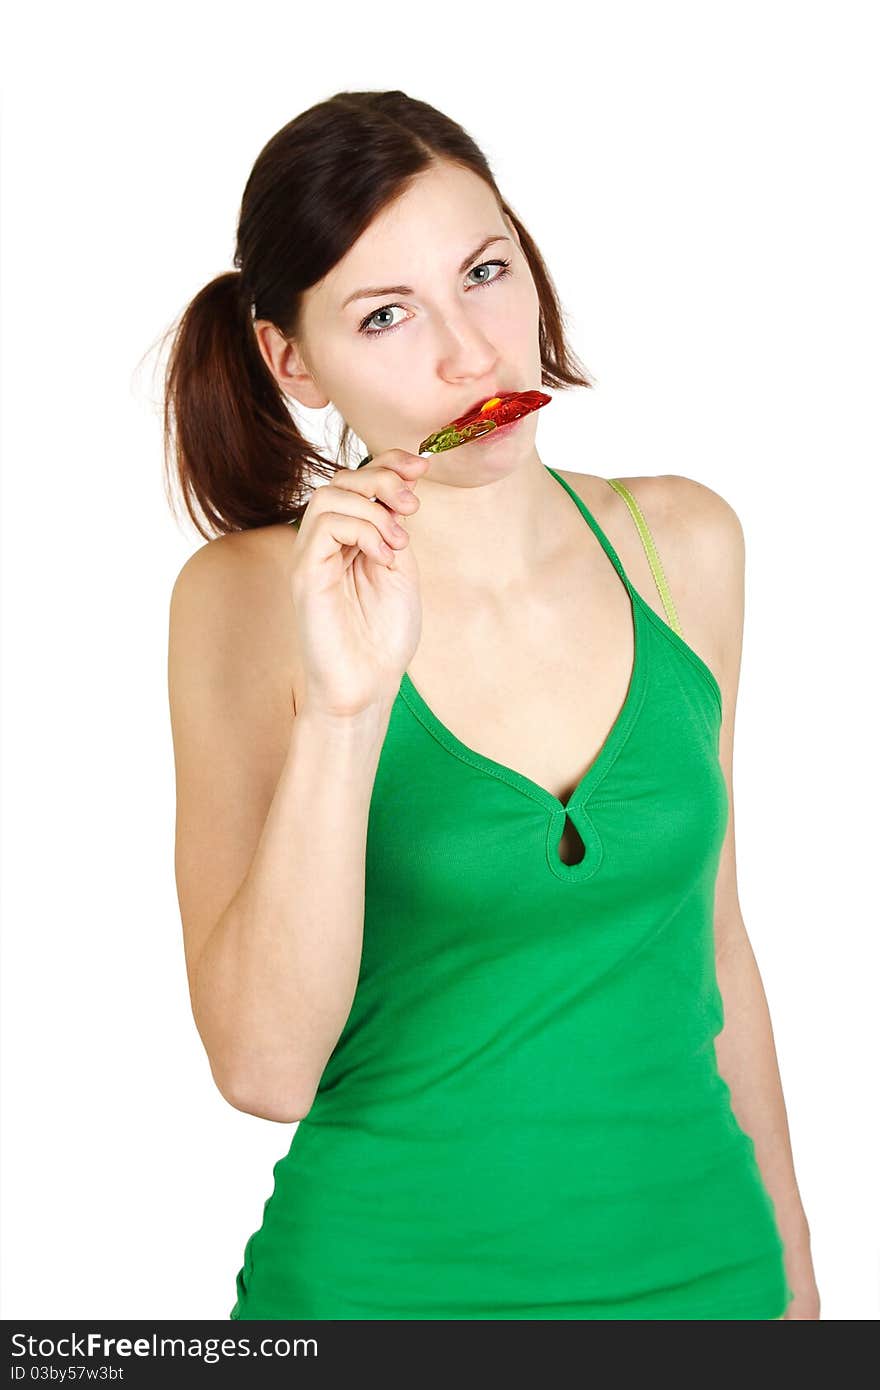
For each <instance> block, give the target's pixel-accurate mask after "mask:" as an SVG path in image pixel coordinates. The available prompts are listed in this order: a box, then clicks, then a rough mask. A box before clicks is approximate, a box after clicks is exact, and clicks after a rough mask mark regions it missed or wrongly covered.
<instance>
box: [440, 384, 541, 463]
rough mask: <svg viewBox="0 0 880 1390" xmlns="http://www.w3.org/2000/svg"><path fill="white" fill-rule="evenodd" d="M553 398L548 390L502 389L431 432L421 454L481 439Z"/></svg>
mask: <svg viewBox="0 0 880 1390" xmlns="http://www.w3.org/2000/svg"><path fill="white" fill-rule="evenodd" d="M552 399H553V397H552V396H549V395H548V394H547V392H546V391H502V392H499V393H498V394H497V395H495V396H489V397H487V398H485V399H483V400H482V401H480V402H479V403H477V404H476V405H475V406H473V407H472V408H471V409H470V410H468V411H466V412H465V414H464V415H459V416H458V418H457V419H455V420H451V421H450V423H449V424H448V425H444V426H443V427H442V429H439V430H436V431H435V432H434V433H433V434H430V435H428V437H427V439H424V440H422V443H421V444H420V445H419V453H420V454H424V453H432V454H439V453H443V452H444V451H445V450H446V449H455V448H456V447H457V446H458V445H459V444H466V443H468V442H469V441H470V440H472V439H481V438H482V437H483V436H484V435H486V434H490V433H495V432H496V431H497V430H499V429H506V428H507V427H508V426H510V425H512V424H514V423H515V422H516V421H517V420H520V419H522V417H523V416H524V415H530V414H531V413H532V411H534V410H540V409H541V406H544V405H547V404H548V403H549V402H550V401H551V400H552Z"/></svg>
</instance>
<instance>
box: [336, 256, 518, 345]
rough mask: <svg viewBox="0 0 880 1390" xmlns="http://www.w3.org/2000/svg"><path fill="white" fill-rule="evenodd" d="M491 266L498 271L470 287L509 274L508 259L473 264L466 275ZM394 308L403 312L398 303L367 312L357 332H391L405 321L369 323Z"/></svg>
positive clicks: (370, 334)
mask: <svg viewBox="0 0 880 1390" xmlns="http://www.w3.org/2000/svg"><path fill="white" fill-rule="evenodd" d="M493 266H496V267H498V272H499V273H498V274H497V275H493V276H491V277H489V278H488V279H482V280H477V281H476V282H475V283H474V284H472V285H471V289H479V288H480V286H481V285H494V284H496V283H497V282H498V281H499V280H503V279H504V277H505V275H509V274H510V261H482V262H481V263H480V264H479V265H475V266H473V267H472V269H471V270H469V271H468V275H475V274H476V273H477V271H478V270H490V269H492V267H493ZM395 309H400V311H401V313H403V312H404V310H403V308H402V306H401V305H400V304H383V306H382V308H381V309H374V310H373V312H372V314H368V315H367V317H366V318H365V319H362V320H361V322H360V324H359V325H358V332H359V333H362V334H363V335H364V337H365V338H381V337H382V335H383V334H385V333H393V332H394V330H395V328H400V326H401V324H402V323H404V322H405V321H406V320H405V319H400V320H398V322H397V323H394V322H391V323H389V322H387V319H386V322H384V323H380V324H379V327H378V328H371V327H370V325H371V324H372V323H373V322H374V320H376V319H381V318H382V317H383V316H387V315H389V314H391V313H392V312H393V310H395Z"/></svg>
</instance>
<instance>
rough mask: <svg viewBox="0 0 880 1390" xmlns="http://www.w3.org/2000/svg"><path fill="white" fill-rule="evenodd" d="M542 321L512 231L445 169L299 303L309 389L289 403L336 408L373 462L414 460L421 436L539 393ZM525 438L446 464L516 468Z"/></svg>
mask: <svg viewBox="0 0 880 1390" xmlns="http://www.w3.org/2000/svg"><path fill="white" fill-rule="evenodd" d="M505 261H506V262H509V264H508V265H504V264H501V262H505ZM539 310H540V305H539V301H538V295H537V290H536V288H535V283H534V281H533V279H532V276H531V272H530V270H529V266H528V262H527V261H526V259H525V256H524V255H523V253H522V250H521V249H520V245H519V241H518V239H517V236H516V231H515V229H514V227H513V226H512V224H510V223H508V222H506V221H505V219H504V216H503V214H502V213H501V211H500V209H499V208H498V206H497V204H496V202H495V198H494V195H493V194H492V191H491V190H490V189H489V188H488V186H487V185H486V184H485V183H484V182H483V180H482V179H480V178H478V177H477V176H476V175H474V174H472V173H471V172H470V171H468V170H464V169H461V168H459V167H458V166H454V165H450V164H446V163H444V164H442V165H441V166H439V167H434V168H432V169H431V170H429V171H427V172H426V173H424V174H423V175H420V176H419V178H418V179H417V180H416V182H415V183H414V184H413V185H412V186H411V187H410V188H409V190H408V191H407V192H406V193H405V194H404V195H403V196H402V197H401V198H400V199H399V200H398V201H397V202H396V203H394V204H393V206H391V207H389V208H387V209H386V210H385V211H384V212H383V213H382V214H380V215H379V216H378V217H376V218H375V219H374V221H373V222H372V224H371V225H370V226H369V227H368V228H367V230H366V231H365V232H364V233H363V234H362V236H361V237H360V239H359V240H358V241H357V242H356V243H355V245H354V246H353V247H352V248H351V250H350V251H349V252H348V253H347V254H346V255H345V256H344V257H343V259H342V260H341V261H340V262H338V264H337V265H335V266H334V267H333V269H332V270H331V271H330V272H329V273H328V274H327V275H326V276H325V278H324V280H322V281H321V282H320V283H319V284H318V285H315V286H313V287H312V288H311V289H310V290H309V291H307V294H306V296H305V302H304V306H303V316H302V326H301V336H300V338H299V340H298V344H297V346H298V347H299V349H300V351H301V353H302V359H303V365H304V366H306V367H307V370H308V372H309V374H310V375H311V378H312V381H311V383H309V382H305V383H302V382H298V383H294V382H292V381H289V382H288V383H287V385H286V389H287V390H289V391H290V392H291V394H293V395H294V396H296V397H297V398H298V399H301V400H302V401H303V403H304V404H306V405H318V406H320V405H326V404H327V403H328V402H329V401H332V402H333V404H334V405H335V406H336V408H337V409H338V410H339V412H340V413H341V415H342V416H343V418H344V419H345V420H346V421H347V423H348V424H349V425H350V427H351V428H352V429H353V431H354V432H355V434H356V435H357V436H358V438H360V439H362V440H363V441H364V443H365V444H366V447H367V451H368V452H369V453H371V454H373V455H374V456H376V455H378V454H380V453H382V452H383V451H384V450H386V449H392V448H401V449H407V450H408V451H410V452H411V453H417V452H418V447H419V444H420V442H421V441H422V440H423V439H424V438H425V436H426V435H428V434H431V433H432V432H433V431H434V430H436V429H439V428H440V426H441V425H445V424H446V423H447V422H448V421H450V420H452V419H454V418H455V417H456V416H459V415H462V414H463V413H464V412H465V411H466V410H468V409H470V407H471V406H472V405H473V404H474V403H475V402H476V401H478V400H479V399H482V398H487V397H489V396H491V395H493V394H494V393H495V392H496V391H499V390H514V391H525V390H537V389H540V388H541V358H540V348H539V342H538V320H539ZM303 386H305V389H303ZM535 424H536V417H535V415H534V414H533V415H531V416H527V417H525V419H524V421H523V423H522V424H521V425H520V426H519V427H518V428H517V429H516V430H514V431H511V432H510V433H509V434H507V435H504V436H502V439H501V440H499V442H498V447H497V449H493V448H492V446H491V443H490V441H491V439H492V436H491V434H490V435H489V436H487V439H486V442H485V444H484V443H480V444H474V445H470V446H465V447H464V448H463V449H459V450H451V451H450V452H449V455H448V459H449V460H450V461H451V460H455V459H458V460H459V461H460V460H461V459H463V458H464V456H465V455H467V456H468V463H469V465H470V467H471V469H472V467H473V464H474V461H475V458H474V455H475V453H476V451H478V450H479V451H483V450H485V451H486V452H485V453H484V454H483V458H484V461H485V462H486V463H488V461H489V458H490V455H491V454H497V453H498V452H499V451H501V452H503V453H504V454H505V458H507V459H509V460H510V461H512V459H513V458H515V457H519V456H520V455H521V454H522V453H523V450H526V451H528V450H530V449H532V448H533V446H534V436H535ZM502 445H503V446H504V447H503V448H502ZM440 458H442V459H443V460H444V464H445V463H446V458H447V456H444V455H439V456H438V459H440ZM497 461H498V460H497V459H495V460H494V462H496V463H497ZM493 471H494V470H493ZM443 472H444V474H446V473H447V469H446V468H445V467H444V469H443ZM436 474H437V467H436V465H432V475H434V476H436ZM454 475H455V470H454V469H453V470H452V472H451V473H450V474H449V478H448V480H449V481H454Z"/></svg>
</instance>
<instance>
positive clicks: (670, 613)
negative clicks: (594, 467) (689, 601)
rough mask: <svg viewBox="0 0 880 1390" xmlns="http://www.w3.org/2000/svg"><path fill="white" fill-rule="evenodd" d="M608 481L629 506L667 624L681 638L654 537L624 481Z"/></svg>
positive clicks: (679, 626)
mask: <svg viewBox="0 0 880 1390" xmlns="http://www.w3.org/2000/svg"><path fill="white" fill-rule="evenodd" d="M607 481H608V483H609V484H610V485H611V487H613V488H614V491H615V492H617V493H619V494H620V496H621V497H622V498H623V500H624V502H625V503H626V505H627V506H628V507H629V509H630V511H631V512H632V515H633V520H634V521H635V523H636V528H637V530H638V533H639V535H640V536H641V538H642V545H643V546H644V547H645V554H646V555H647V557H648V564H649V565H650V566H651V573H652V574H653V576H654V583H655V584H656V585H657V589H658V590H659V593H660V597H661V599H662V600H663V607H664V608H665V609H666V616H667V618H668V619H669V626H670V627H671V628H672V629H673V631H674V632H677V633H678V635H679V637H682V638H683V634H682V630H681V624H680V623H679V621H678V614H677V613H676V611H675V604H674V603H673V601H672V594H671V593H670V592H669V585H668V584H667V582H666V575H665V574H664V573H663V566H662V564H661V563H660V556H659V555H658V554H657V547H656V545H655V544H654V537H653V536H652V535H651V532H650V530H649V528H648V523H647V521H646V520H645V518H644V517H643V515H642V510H641V508H640V506H639V504H638V502H637V501H636V499H635V498H634V497H633V495H632V493H631V492H630V490H629V488H628V487H627V486H626V484H625V483H622V482H621V481H620V479H619V478H608V479H607Z"/></svg>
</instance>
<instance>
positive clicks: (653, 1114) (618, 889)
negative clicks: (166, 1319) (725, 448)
mask: <svg viewBox="0 0 880 1390" xmlns="http://www.w3.org/2000/svg"><path fill="white" fill-rule="evenodd" d="M545 467H546V465H545ZM547 471H548V472H549V473H550V474H551V476H552V477H554V478H555V479H556V481H557V482H559V483H560V485H561V486H562V487H564V488H565V490H566V492H568V493H569V495H570V496H571V498H572V501H573V503H574V504H575V505H576V506H577V507H578V508H579V510H580V511H581V513H582V515H583V517H584V521H585V523H586V526H585V532H584V534H585V543H587V544H593V543H594V541H593V538H595V541H597V542H598V543H599V544H600V545H601V546H602V548H603V549H604V551H605V553H606V554H607V556H608V559H609V560H610V562H611V564H613V566H614V568H615V569H616V571H617V573H618V575H619V576H620V580H621V582H622V583H623V585H624V586H625V587H626V590H627V593H628V594H629V597H630V601H631V608H632V619H633V625H634V663H633V669H632V675H631V679H630V685H629V689H628V692H627V694H626V697H625V699H624V702H623V706H622V708H621V709H620V712H619V714H618V716H617V719H616V720H615V722H614V725H613V727H612V728H611V730H610V732H609V734H608V736H607V738H606V740H605V743H604V744H603V745H602V748H601V750H600V752H599V754H598V756H597V757H596V758H595V759H594V761H593V762H592V764H591V766H590V767H589V769H588V770H587V771H586V772H585V773H584V775H583V777H582V778H581V780H580V781H579V783H578V785H577V787H576V788H575V790H574V792H573V793H572V795H571V796H570V797H569V798H568V800H567V802H566V803H565V804H563V803H562V802H561V801H560V800H558V799H557V798H556V797H555V796H553V795H551V793H550V792H548V791H546V790H545V789H544V788H543V787H541V786H539V785H538V784H537V783H535V782H533V781H531V779H530V778H528V777H526V776H524V775H523V774H522V773H520V772H517V771H515V770H514V769H513V768H510V767H506V766H504V765H503V764H502V763H498V762H495V761H493V760H492V759H491V758H487V757H484V756H483V755H482V754H480V753H479V752H477V751H476V750H475V749H473V748H469V747H468V746H467V745H466V744H464V743H462V742H461V740H459V739H458V738H456V736H455V735H454V734H453V733H452V732H451V731H450V730H449V729H448V728H446V726H445V725H444V724H443V723H441V721H440V720H439V719H438V718H437V717H436V715H435V714H434V713H433V711H432V710H431V709H430V708H429V706H428V705H427V704H426V703H425V701H424V699H423V698H422V696H421V695H420V693H419V692H418V690H417V689H416V688H415V686H414V685H413V683H412V681H411V680H410V678H409V676H408V674H404V676H403V678H402V680H401V682H400V689H399V693H398V695H397V697H396V699H395V703H394V705H393V708H392V712H391V717H390V720H389V724H388V729H387V733H386V737H385V741H384V744H383V747H382V751H381V755H380V758H379V762H378V767H377V772H376V779H375V784H374V789H373V796H372V801H371V805H370V812H369V821H368V830H367V849H366V866H365V869H366V880H365V893H366V898H365V913H364V935H363V952H362V959H361V966H360V973H359V979H358V984H357V990H356V994H355V998H354V1002H353V1004H352V1008H351V1011H350V1014H349V1017H348V1019H347V1021H346V1024H345V1027H344V1029H343V1031H342V1033H341V1036H340V1037H339V1040H338V1042H337V1045H336V1047H335V1049H334V1051H333V1053H332V1055H331V1057H330V1059H329V1061H328V1063H327V1066H326V1068H325V1071H324V1073H323V1076H322V1078H321V1081H320V1085H319V1087H318V1091H317V1094H316V1097H315V1100H314V1103H313V1105H312V1107H311V1109H310V1111H309V1113H308V1114H307V1115H306V1116H305V1118H303V1119H302V1120H300V1122H299V1124H298V1125H297V1126H296V1129H295V1132H294V1135H293V1139H292V1142H291V1144H290V1148H289V1150H288V1152H287V1153H286V1154H285V1155H284V1156H283V1157H281V1158H280V1159H279V1160H278V1162H277V1163H276V1164H275V1166H274V1169H273V1177H274V1184H273V1190H272V1192H271V1194H270V1195H269V1197H268V1198H267V1199H266V1201H265V1203H264V1206H263V1215H262V1224H261V1225H260V1227H259V1229H258V1230H257V1231H255V1232H254V1234H253V1235H251V1237H250V1238H249V1240H248V1241H247V1244H246V1245H245V1249H244V1260H243V1264H242V1267H241V1269H240V1270H239V1273H238V1275H237V1277H236V1291H237V1298H236V1302H235V1306H234V1308H233V1309H232V1312H231V1314H230V1316H231V1317H232V1318H236V1319H258V1318H283V1319H288V1318H292V1319H299V1318H320V1319H377V1318H378V1319H390V1320H397V1319H417V1318H429V1319H441V1318H442V1319H450V1318H455V1319H462V1318H469V1319H485V1318H507V1319H511V1318H524V1319H537V1318H546V1319H560V1318H610V1319H621V1318H649V1319H660V1318H663V1319H666V1318H685V1319H690V1318H762V1319H770V1318H777V1317H779V1316H780V1315H781V1314H782V1313H783V1312H784V1310H785V1309H786V1307H787V1306H788V1303H789V1301H790V1299H791V1296H792V1291H791V1289H790V1288H789V1285H788V1282H787V1279H786V1274H785V1267H784V1260H783V1249H784V1247H783V1242H782V1239H781V1237H780V1233H779V1230H778V1227H777V1224H776V1219H775V1212H774V1207H773V1203H772V1201H771V1199H770V1196H769V1194H768V1192H767V1190H766V1187H765V1185H764V1182H763V1181H762V1176H761V1173H760V1170H759V1168H758V1166H757V1163H756V1158H755V1148H754V1143H753V1141H752V1139H751V1137H750V1136H749V1135H748V1134H746V1133H745V1132H744V1130H743V1129H742V1128H741V1127H740V1125H739V1124H738V1122H737V1120H736V1118H735V1116H734V1113H733V1110H732V1108H731V1103H730V1092H729V1089H728V1087H727V1085H726V1083H725V1082H724V1080H723V1078H722V1077H721V1075H720V1073H719V1070H718V1067H717V1062H716V1054H715V1045H714V1039H715V1037H716V1035H717V1034H718V1032H719V1031H720V1030H721V1027H722V1025H723V1004H722V998H721V994H720V992H719V989H718V984H717V980H716V972H715V954H714V940H713V910H714V895H715V882H716V876H717V870H718V864H719V858H720V852H721V847H722V843H723V840H724V834H725V830H726V826H727V820H728V809H729V808H728V799H727V792H726V785H725V781H724V775H723V772H722V769H721V765H720V762H719V758H718V749H719V733H720V726H721V715H722V701H721V692H720V689H719V686H718V683H717V681H716V679H715V677H714V675H713V674H712V672H711V670H710V669H709V667H708V666H707V665H706V664H705V663H704V662H703V661H702V660H701V658H700V657H699V656H698V655H697V654H696V652H694V651H693V650H692V648H691V647H690V646H688V644H687V642H686V641H685V640H684V638H683V637H682V636H681V632H680V628H679V624H678V620H677V617H676V615H675V610H674V608H673V606H672V602H671V599H670V597H669V594H668V590H667V588H666V581H665V578H664V576H663V573H662V567H661V566H660V562H659V558H658V557H657V553H656V550H655V549H654V546H653V542H652V541H651V538H650V532H649V531H648V528H647V526H646V525H645V522H644V518H643V517H642V516H641V513H640V512H639V509H638V506H637V504H636V502H635V499H634V498H633V497H632V494H630V493H629V492H628V490H627V489H626V488H625V486H624V485H623V484H622V483H620V482H619V481H617V480H611V486H612V487H615V488H616V490H617V491H618V492H619V493H620V495H621V496H622V497H623V498H624V500H625V501H626V502H627V504H628V506H629V507H630V509H631V511H632V513H633V516H634V517H635V518H636V524H637V525H638V527H639V531H640V534H641V536H642V540H643V543H644V545H645V549H646V550H647V552H648V557H649V560H650V562H651V567H652V571H653V573H654V576H655V579H656V581H657V584H658V588H659V589H660V593H661V596H662V598H663V601H664V606H665V611H666V612H667V615H668V616H669V619H670V621H669V623H667V622H664V620H663V619H662V618H660V617H659V616H658V615H657V613H655V611H654V610H653V609H652V608H651V607H650V606H649V605H648V604H647V603H646V602H645V601H644V600H643V599H642V598H641V597H640V595H639V593H638V592H637V590H636V589H635V588H634V587H633V585H632V584H631V583H630V581H629V579H628V577H627V575H626V574H625V572H624V569H623V566H622V564H621V562H620V560H619V558H618V556H617V554H616V552H615V551H614V549H613V547H612V545H611V543H610V541H609V540H608V538H607V537H606V536H605V534H604V532H603V531H602V529H601V528H600V526H599V525H598V523H597V522H596V520H595V518H594V517H593V516H592V515H591V513H590V511H589V510H588V508H587V507H586V505H585V503H584V502H583V501H582V500H581V499H580V497H578V495H577V494H576V493H575V492H574V491H573V489H572V488H571V487H569V485H568V484H567V483H566V482H565V480H564V479H563V478H561V477H560V476H559V474H558V473H556V472H555V471H554V469H552V468H548V470H547ZM587 527H588V528H589V530H588V529H587ZM566 817H568V819H569V820H570V822H571V823H572V825H573V826H574V828H575V830H576V831H577V834H578V836H579V838H580V844H579V845H578V850H580V846H581V845H582V846H583V853H582V855H581V857H580V859H579V860H578V862H577V863H566V862H564V861H563V859H562V858H561V857H560V853H559V845H560V840H561V839H562V834H563V829H564V827H565V822H566ZM567 857H569V858H571V857H572V856H571V855H568V856H567Z"/></svg>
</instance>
